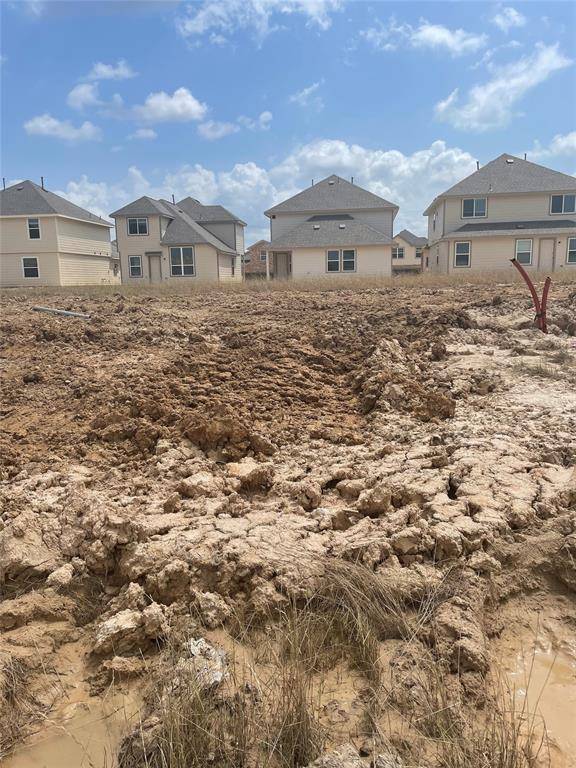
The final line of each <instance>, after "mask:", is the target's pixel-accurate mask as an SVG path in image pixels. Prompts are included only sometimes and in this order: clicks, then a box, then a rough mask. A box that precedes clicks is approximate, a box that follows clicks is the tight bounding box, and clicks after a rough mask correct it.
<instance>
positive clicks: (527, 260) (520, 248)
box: [516, 240, 532, 265]
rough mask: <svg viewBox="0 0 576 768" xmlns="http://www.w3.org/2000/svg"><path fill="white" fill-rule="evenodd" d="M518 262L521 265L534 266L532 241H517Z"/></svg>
mask: <svg viewBox="0 0 576 768" xmlns="http://www.w3.org/2000/svg"><path fill="white" fill-rule="evenodd" d="M516 261H517V262H518V263H519V264H528V265H530V264H532V240H516Z"/></svg>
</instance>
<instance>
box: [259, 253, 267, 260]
mask: <svg viewBox="0 0 576 768" xmlns="http://www.w3.org/2000/svg"><path fill="white" fill-rule="evenodd" d="M260 261H266V251H260Z"/></svg>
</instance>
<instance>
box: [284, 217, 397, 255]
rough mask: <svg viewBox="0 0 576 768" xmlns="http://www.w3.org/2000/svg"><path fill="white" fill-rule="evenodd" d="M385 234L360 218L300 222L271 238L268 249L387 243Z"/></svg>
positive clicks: (388, 243)
mask: <svg viewBox="0 0 576 768" xmlns="http://www.w3.org/2000/svg"><path fill="white" fill-rule="evenodd" d="M391 242H392V240H391V238H390V237H388V235H385V234H384V232H380V230H379V229H376V228H375V227H372V226H370V224H365V223H364V222H363V221H357V220H356V219H351V220H347V221H341V220H339V219H331V220H329V221H316V222H315V221H304V222H303V223H302V224H299V225H298V226H297V227H294V229H291V230H289V231H288V232H286V233H285V234H283V235H279V236H278V237H276V238H275V239H274V240H272V242H271V244H270V247H271V249H272V250H278V249H279V248H306V247H315V246H316V247H321V248H329V247H330V246H347V245H348V246H350V247H353V246H356V245H390V243H391Z"/></svg>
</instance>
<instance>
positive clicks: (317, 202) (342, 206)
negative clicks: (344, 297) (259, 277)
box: [265, 176, 398, 279]
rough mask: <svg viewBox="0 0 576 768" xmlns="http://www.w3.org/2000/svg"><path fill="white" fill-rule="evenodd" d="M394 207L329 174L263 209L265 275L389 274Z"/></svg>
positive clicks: (364, 190)
mask: <svg viewBox="0 0 576 768" xmlns="http://www.w3.org/2000/svg"><path fill="white" fill-rule="evenodd" d="M397 213H398V206H397V205H394V204H393V203H389V202H388V201H387V200H384V199H383V198H382V197H379V196H378V195H375V194H374V193H373V192H368V190H366V189H362V187H359V186H358V185H357V184H354V183H352V182H350V181H346V180H345V179H342V178H340V177H339V176H329V177H328V178H327V179H324V180H323V181H320V182H318V183H317V184H312V186H311V187H308V189H305V190H304V191H303V192H299V193H298V194H297V195H294V196H293V197H291V198H289V199H288V200H285V201H284V202H282V203H279V204H278V205H275V206H274V207H272V208H270V209H268V210H267V211H265V214H266V216H268V218H269V219H270V245H269V247H268V250H267V256H266V272H267V276H268V277H270V276H272V275H273V276H274V277H276V278H278V279H282V278H284V279H286V278H290V277H292V278H306V277H320V276H338V275H362V276H366V275H384V276H387V275H391V274H392V228H393V223H394V217H395V216H396V214H397Z"/></svg>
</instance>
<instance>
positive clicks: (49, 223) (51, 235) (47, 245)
mask: <svg viewBox="0 0 576 768" xmlns="http://www.w3.org/2000/svg"><path fill="white" fill-rule="evenodd" d="M30 218H37V219H39V221H40V239H39V240H30V238H29V237H28V217H27V216H14V217H10V216H2V217H1V218H0V253H2V254H5V253H24V254H26V253H30V254H37V253H54V252H55V251H57V250H58V237H57V232H56V216H30ZM102 229H104V228H103V227H102Z"/></svg>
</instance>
